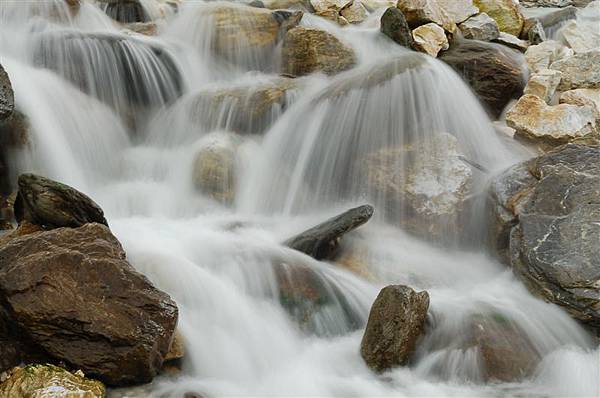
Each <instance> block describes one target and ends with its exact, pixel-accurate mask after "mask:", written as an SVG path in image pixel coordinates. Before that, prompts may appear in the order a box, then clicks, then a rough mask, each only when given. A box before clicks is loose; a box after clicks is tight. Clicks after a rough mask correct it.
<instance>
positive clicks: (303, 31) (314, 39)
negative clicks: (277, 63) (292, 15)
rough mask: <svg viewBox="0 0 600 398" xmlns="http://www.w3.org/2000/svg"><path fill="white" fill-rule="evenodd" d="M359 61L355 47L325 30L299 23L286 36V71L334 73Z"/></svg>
mask: <svg viewBox="0 0 600 398" xmlns="http://www.w3.org/2000/svg"><path fill="white" fill-rule="evenodd" d="M355 63H356V56H355V55H354V51H353V50H352V49H351V48H350V47H348V46H346V45H345V44H344V43H342V42H341V41H340V40H339V39H338V38H336V37H335V36H333V35H332V34H330V33H328V32H326V31H324V30H320V29H315V28H304V27H296V28H294V29H290V30H289V31H288V32H287V33H286V35H285V38H284V39H283V55H282V69H283V72H284V73H286V74H289V75H293V76H303V75H307V74H310V73H313V72H323V73H325V74H327V75H334V74H336V73H339V72H342V71H345V70H347V69H350V68H352V67H353V66H354V64H355Z"/></svg>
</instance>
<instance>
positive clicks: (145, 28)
mask: <svg viewBox="0 0 600 398" xmlns="http://www.w3.org/2000/svg"><path fill="white" fill-rule="evenodd" d="M124 27H125V29H127V30H126V31H125V32H126V33H127V31H130V32H135V33H139V34H141V35H144V36H156V35H157V34H158V26H157V25H156V23H155V22H133V23H128V24H127V25H125V26H124Z"/></svg>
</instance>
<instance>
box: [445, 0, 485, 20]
mask: <svg viewBox="0 0 600 398" xmlns="http://www.w3.org/2000/svg"><path fill="white" fill-rule="evenodd" d="M437 3H438V5H439V7H441V8H443V9H444V10H445V11H446V13H447V14H448V15H449V16H450V18H451V19H452V20H453V21H454V22H455V23H461V22H463V21H465V20H466V19H467V18H469V17H470V16H473V15H475V14H477V13H478V12H479V8H477V7H475V6H474V5H473V0H437Z"/></svg>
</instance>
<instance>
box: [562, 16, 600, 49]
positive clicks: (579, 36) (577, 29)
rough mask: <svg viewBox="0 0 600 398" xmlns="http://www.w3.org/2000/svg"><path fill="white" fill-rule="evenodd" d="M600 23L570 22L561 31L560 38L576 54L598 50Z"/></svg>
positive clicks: (599, 45) (599, 44)
mask: <svg viewBox="0 0 600 398" xmlns="http://www.w3.org/2000/svg"><path fill="white" fill-rule="evenodd" d="M598 23H600V21H595V22H594V23H590V24H583V23H580V22H578V21H569V22H567V24H566V25H565V26H563V27H562V28H561V29H560V32H559V36H560V37H561V39H562V40H563V41H564V42H565V43H566V44H567V45H568V46H569V47H571V48H572V49H573V51H574V52H575V54H580V53H585V52H588V51H593V50H597V49H598V48H599V47H600V29H598Z"/></svg>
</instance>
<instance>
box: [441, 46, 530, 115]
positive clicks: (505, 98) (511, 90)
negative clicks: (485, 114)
mask: <svg viewBox="0 0 600 398" xmlns="http://www.w3.org/2000/svg"><path fill="white" fill-rule="evenodd" d="M439 58H440V60H442V61H444V62H445V63H447V64H448V65H450V66H451V67H452V68H453V69H454V70H455V71H456V72H457V73H458V74H459V75H461V76H462V77H463V78H464V79H465V80H466V81H467V83H469V85H470V86H471V88H472V89H473V91H475V94H476V95H477V97H478V98H479V100H480V101H481V102H482V103H483V104H484V105H485V106H486V107H487V109H488V110H489V112H490V113H491V115H492V116H494V117H498V116H500V114H501V113H502V111H503V110H504V107H505V106H506V105H507V104H508V103H509V102H510V101H511V100H512V99H513V98H518V97H520V96H521V94H522V93H523V89H524V88H525V82H524V79H523V72H522V70H521V62H520V60H519V58H518V57H517V55H516V54H515V53H514V51H512V50H510V49H503V48H502V47H500V46H497V45H493V44H488V43H483V42H480V41H474V40H454V41H453V43H452V44H451V45H450V49H449V50H448V51H445V52H443V53H442V54H441V55H440V57H439Z"/></svg>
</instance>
